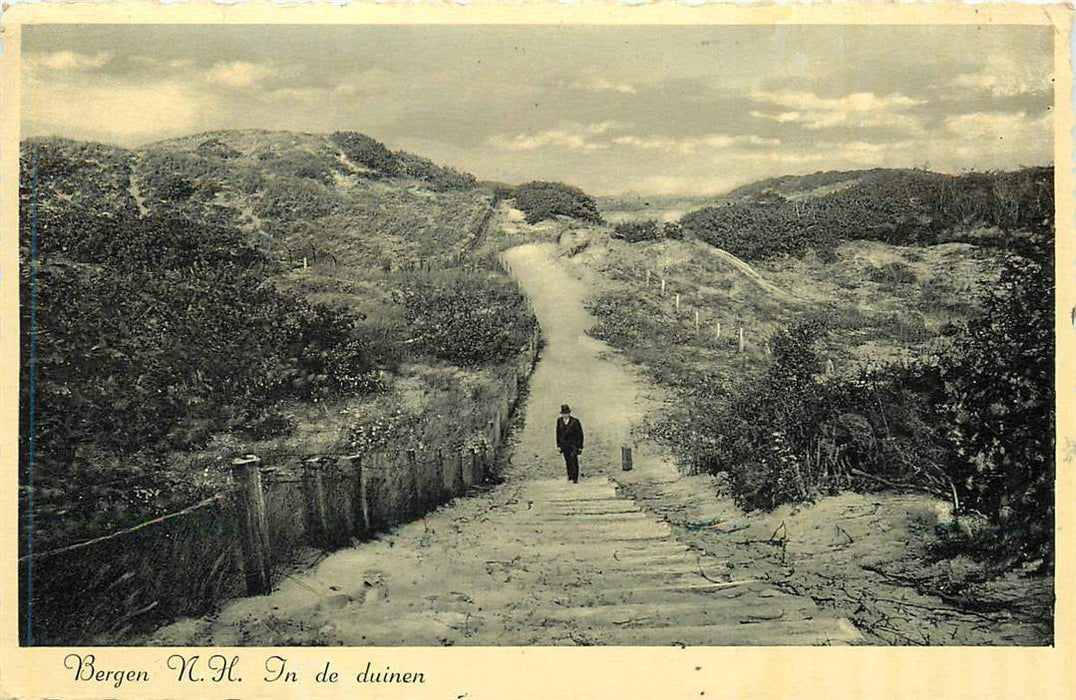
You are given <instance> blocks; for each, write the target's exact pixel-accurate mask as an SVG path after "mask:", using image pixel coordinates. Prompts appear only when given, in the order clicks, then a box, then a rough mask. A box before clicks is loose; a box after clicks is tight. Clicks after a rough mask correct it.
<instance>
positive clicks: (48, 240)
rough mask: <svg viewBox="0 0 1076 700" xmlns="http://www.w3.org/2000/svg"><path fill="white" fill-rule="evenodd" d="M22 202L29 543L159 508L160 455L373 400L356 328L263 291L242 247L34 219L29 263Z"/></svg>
mask: <svg viewBox="0 0 1076 700" xmlns="http://www.w3.org/2000/svg"><path fill="white" fill-rule="evenodd" d="M28 204H29V203H27V202H24V207H23V211H22V216H21V218H20V222H21V230H20V234H21V239H22V240H21V257H22V266H21V290H20V292H21V294H22V298H23V299H26V300H28V302H27V303H25V304H23V305H21V310H22V327H21V331H22V332H21V345H22V355H23V362H22V363H21V367H22V372H23V376H22V381H21V383H20V391H21V394H22V395H21V398H20V401H21V405H22V406H23V408H24V412H23V415H22V435H23V440H22V441H21V443H20V444H22V446H23V448H24V449H25V448H26V447H27V442H26V439H27V438H28V437H29V435H30V432H29V431H30V426H29V422H28V420H29V416H28V414H26V412H25V411H26V410H28V409H29V407H30V405H31V403H30V399H31V394H30V392H31V386H33V395H32V398H33V407H34V413H33V441H34V450H35V456H34V463H35V484H34V485H35V486H36V487H37V489H38V500H37V505H38V514H39V515H40V516H42V517H41V518H39V520H38V527H37V528H36V532H37V533H38V537H39V542H41V543H42V544H43V543H45V542H46V541H47V540H49V539H62V538H60V537H59V535H60V534H61V532H60V529H59V528H60V527H61V526H60V525H57V526H56V527H52V523H50V521H49V519H48V517H47V513H48V512H49V504H52V506H53V507H54V509H55V510H57V511H58V512H62V513H63V514H64V517H63V518H62V519H61V520H60V521H58V522H62V527H64V528H74V529H75V530H76V531H77V533H76V532H71V533H68V534H70V535H72V536H73V535H74V534H82V535H85V534H91V533H94V532H99V531H100V530H101V529H107V528H109V527H116V526H119V525H122V524H124V523H125V522H127V521H128V520H129V518H131V517H138V516H142V515H144V514H145V513H146V511H147V509H149V510H150V511H152V510H153V508H154V507H155V506H158V505H161V504H163V503H165V502H167V501H168V500H169V499H168V496H169V495H170V494H168V493H163V494H162V490H163V491H167V490H168V489H170V488H173V486H174V485H170V484H168V482H167V481H166V480H162V478H161V477H160V476H159V475H157V474H155V471H156V470H157V469H158V466H157V459H158V457H159V456H161V455H163V454H165V453H167V452H169V451H171V450H175V449H191V448H196V447H199V446H202V445H204V444H205V443H206V441H207V440H208V439H209V437H210V435H212V434H213V433H214V432H219V431H221V430H227V429H230V428H242V427H243V426H244V425H245V424H246V423H248V422H254V423H257V422H259V421H262V420H263V418H264V417H265V415H266V414H267V413H268V412H270V411H271V410H272V407H273V405H274V403H275V402H276V401H279V400H281V399H284V398H289V397H294V398H304V397H305V398H316V397H323V396H329V395H331V394H333V393H335V392H341V391H368V390H373V389H375V388H376V387H377V383H376V380H375V379H374V376H375V375H374V374H373V372H374V370H375V369H376V367H375V364H374V362H373V361H372V359H371V357H370V351H369V350H370V347H371V346H372V345H373V343H371V342H369V341H368V340H367V339H365V338H364V336H363V334H362V333H361V332H360V330H359V327H358V326H357V324H356V322H355V321H354V320H353V319H351V318H349V317H348V316H346V315H344V314H342V313H339V312H336V311H333V310H330V309H327V308H325V307H322V306H317V305H311V304H308V303H306V302H303V301H301V300H299V299H297V298H295V297H292V296H289V295H286V294H283V293H281V292H278V291H276V290H275V289H274V288H273V286H272V285H271V284H270V283H269V282H268V276H269V274H270V273H271V272H272V265H271V264H270V263H269V262H268V261H267V260H266V259H265V258H264V257H263V256H262V254H261V253H260V252H259V251H258V250H257V249H255V248H254V247H252V246H251V245H250V244H249V243H248V242H247V241H246V240H245V239H244V237H243V236H242V235H241V234H239V233H237V232H235V231H233V230H229V229H219V230H214V229H209V228H206V227H204V226H199V225H195V224H193V223H191V222H189V221H186V220H182V219H172V218H159V217H145V218H139V217H126V216H102V215H98V214H95V213H92V212H87V211H84V210H73V209H69V210H67V211H65V212H64V213H63V214H62V215H44V216H42V215H40V214H39V215H38V217H37V250H36V256H35V257H36V262H35V263H34V264H33V265H31V264H30V256H31V240H30V236H31V225H32V222H33V221H34V217H33V216H32V212H31V211H30V207H29V206H28ZM32 278H33V279H32ZM31 282H32V283H33V289H31ZM31 298H32V300H33V301H32V304H31V303H30V302H29V300H30V299H31ZM31 308H33V312H34V314H35V318H34V319H33V322H31V318H30V312H31ZM31 343H33V353H32V355H31ZM31 357H32V360H33V361H32V363H31V361H30V360H31ZM31 370H32V371H33V377H32V379H33V383H32V384H31V375H30V372H31ZM265 427H266V426H265V424H264V423H262V424H261V425H257V426H255V428H254V429H259V428H260V429H264V428H265ZM27 458H28V454H27V453H25V452H24V454H23V462H22V463H23V465H24V466H25V465H26V464H27V461H26V460H27ZM117 482H120V483H118V484H117Z"/></svg>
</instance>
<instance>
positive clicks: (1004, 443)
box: [944, 256, 1056, 559]
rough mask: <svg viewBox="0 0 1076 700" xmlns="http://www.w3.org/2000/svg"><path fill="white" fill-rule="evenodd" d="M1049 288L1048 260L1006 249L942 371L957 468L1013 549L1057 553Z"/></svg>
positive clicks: (1023, 555)
mask: <svg viewBox="0 0 1076 700" xmlns="http://www.w3.org/2000/svg"><path fill="white" fill-rule="evenodd" d="M1053 296H1054V284H1053V265H1052V264H1049V263H1047V264H1039V263H1036V262H1033V261H1031V260H1027V259H1025V258H1020V257H1016V256H1013V257H1010V258H1009V260H1008V262H1007V264H1006V266H1005V269H1004V271H1003V273H1002V276H1001V279H1000V280H999V281H998V283H997V285H995V286H994V287H993V289H992V293H991V295H990V297H989V299H988V301H987V303H986V308H985V310H984V313H983V315H982V317H981V318H979V319H978V320H976V321H974V322H973V323H971V324H970V326H969V328H968V332H967V334H966V335H965V336H964V337H963V338H962V339H961V340H960V342H959V343H958V345H957V347H956V349H955V350H954V352H953V354H952V357H951V360H950V362H949V363H948V366H947V367H946V368H945V373H944V378H945V388H946V395H947V399H948V400H947V401H946V403H945V407H944V414H945V418H946V424H947V425H949V426H950V428H951V429H950V432H949V435H948V438H949V441H950V442H951V444H952V445H953V448H954V451H955V455H956V459H954V461H953V467H952V469H953V478H954V480H956V481H957V483H958V486H959V488H960V490H961V492H962V494H963V499H964V503H965V505H966V507H968V508H971V509H975V510H977V511H979V512H981V513H983V514H984V515H987V516H988V517H990V518H992V519H995V520H997V521H999V522H1001V523H1002V525H1003V526H1004V527H1005V529H1006V530H1007V534H1008V535H1009V537H1006V538H1005V540H1004V542H1005V548H1006V554H1008V555H1009V556H1012V557H1014V558H1016V559H1028V558H1035V557H1047V558H1049V557H1050V556H1051V555H1052V544H1053V519H1054V518H1053V516H1054V437H1055V436H1054V425H1055V418H1056V416H1055V409H1054V405H1055V404H1054V398H1055V389H1054V315H1053V309H1054V304H1053Z"/></svg>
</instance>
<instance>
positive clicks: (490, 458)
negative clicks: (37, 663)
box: [5, 22, 1071, 697]
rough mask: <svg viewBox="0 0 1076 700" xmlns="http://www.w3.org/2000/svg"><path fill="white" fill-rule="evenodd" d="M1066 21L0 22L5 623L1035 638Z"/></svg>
mask: <svg viewBox="0 0 1076 700" xmlns="http://www.w3.org/2000/svg"><path fill="white" fill-rule="evenodd" d="M1066 40H1067V29H1066V35H1059V34H1058V30H1057V28H1056V27H1054V26H1051V25H1049V24H1027V23H1023V24H1004V23H996V22H991V23H985V22H984V23H983V24H974V23H972V24H892V25H885V24H855V23H848V24H832V23H831V24H788V25H780V24H761V23H760V24H726V25H720V24H709V25H703V24H700V25H685V24H681V25H669V24H653V25H647V24H637V25H631V24H620V25H608V24H604V25H603V24H593V25H590V24H583V23H576V24H573V23H570V22H565V23H560V24H467V23H456V24H418V23H407V24H391V23H388V24H384V23H383V24H236V23H232V24H212V23H207V24H135V23H126V24H99V23H86V24H78V23H76V24H59V23H39V24H27V25H25V26H22V27H21V37H20V48H19V69H18V71H19V100H20V102H19V113H18V144H19V152H18V308H19V314H20V316H19V318H18V320H17V325H18V329H19V361H18V371H19V376H18V380H17V381H18V448H17V455H18V480H19V482H18V547H17V558H18V591H17V594H18V605H17V610H18V645H19V646H20V647H24V648H27V647H64V646H80V647H86V648H97V647H143V648H144V647H331V646H342V647H445V646H472V647H549V646H598V647H679V648H685V647H738V646H768V647H807V646H830V645H853V646H868V647H882V646H899V647H922V646H929V647H934V646H960V647H974V646H985V647H1001V646H1006V647H1008V646H1019V647H1051V646H1052V645H1054V643H1055V625H1054V619H1055V618H1054V614H1055V580H1054V573H1055V561H1056V551H1057V550H1056V547H1055V483H1056V478H1055V476H1056V470H1055V466H1056V464H1055V452H1056V450H1055V447H1056V444H1057V439H1056V428H1055V426H1056V410H1057V409H1056V401H1055V398H1056V392H1055V361H1056V360H1057V359H1058V357H1057V353H1056V352H1055V318H1056V314H1055V289H1056V285H1055V231H1056V227H1057V216H1058V215H1057V213H1055V171H1054V164H1055V134H1059V133H1061V130H1060V127H1059V126H1058V125H1057V124H1056V116H1055V111H1056V104H1057V103H1056V102H1055V81H1056V80H1057V79H1058V78H1057V74H1056V67H1055V50H1056V47H1055V42H1056V41H1062V42H1064V41H1066ZM1058 94H1061V93H1060V92H1058ZM1061 99H1066V100H1067V99H1068V96H1067V95H1066V94H1061ZM1066 107H1067V106H1066ZM1066 113H1067V110H1066ZM1061 166H1063V167H1065V168H1068V167H1069V165H1068V163H1067V162H1066V163H1059V167H1061ZM1064 196H1066V197H1067V196H1069V193H1066V194H1065V195H1064ZM1066 201H1070V200H1066ZM1057 211H1062V210H1061V209H1058V210H1057ZM1063 216H1068V217H1071V211H1064V213H1063ZM1065 225H1067V224H1065ZM12 235H14V232H12ZM12 248H14V244H12ZM11 287H12V288H14V281H12V282H11ZM1065 313H1066V315H1067V313H1068V312H1067V311H1066V312H1065ZM1065 321H1066V323H1067V319H1065ZM14 325H15V324H14V323H13V324H12V325H10V326H8V325H5V329H6V328H11V327H13V326H14ZM12 344H14V340H12ZM12 374H14V371H12ZM11 410H12V414H14V411H15V408H14V406H12V408H11ZM14 456H15V452H14V449H13V450H12V452H11V453H10V455H9V457H8V458H9V460H10V462H11V463H12V466H13V467H14V461H15V459H14ZM12 471H14V469H12ZM12 479H14V477H12ZM13 520H14V518H13ZM12 554H13V555H15V554H16V552H15V548H14V546H13V548H12ZM12 569H13V570H14V566H12ZM12 595H14V591H12ZM80 653H81V652H80ZM101 653H103V652H101ZM274 658H277V657H274ZM84 662H85V658H84V657H82V656H80V657H79V658H78V660H77V665H76V666H66V664H67V663H68V661H65V667H66V669H67V670H63V669H61V671H62V672H63V673H64V674H66V675H70V674H72V673H74V674H75V676H76V680H77V679H78V678H77V677H78V675H79V674H81V673H82V672H83V671H82V670H81V669H82V668H83V664H84ZM170 663H171V662H170ZM363 664H364V665H365V669H366V670H365V673H366V679H365V680H362V679H361V678H360V679H359V680H360V682H364V683H370V684H397V683H412V682H421V681H417V680H416V678H415V677H414V674H413V673H411V672H409V671H405V669H404V666H405V665H406V664H403V663H401V664H399V666H397V664H395V663H394V664H392V668H389V667H388V666H386V665H384V664H381V665H379V664H378V663H376V662H374V663H366V662H365V661H364V662H363ZM360 666H362V665H360ZM72 669H74V670H72ZM277 670H278V672H279V673H280V674H281V675H283V674H285V673H286V672H287V670H286V668H285V667H284V666H283V665H281V666H279V667H278V668H277ZM357 670H358V671H360V673H359V674H358V675H359V676H360V677H361V676H362V675H363V673H361V671H363V669H362V668H358V669H357ZM272 671H273V669H272V668H270V666H269V665H268V662H267V665H266V667H265V672H266V673H270V674H271V673H272ZM259 672H261V669H260V668H259ZM409 677H410V678H409ZM352 679H353V680H354V674H352ZM116 687H117V688H118V687H119V686H118V685H117V686H116ZM460 697H464V696H463V695H460ZM558 697H559V696H558ZM564 697H569V696H568V695H564ZM571 697H575V696H574V695H572V696H571Z"/></svg>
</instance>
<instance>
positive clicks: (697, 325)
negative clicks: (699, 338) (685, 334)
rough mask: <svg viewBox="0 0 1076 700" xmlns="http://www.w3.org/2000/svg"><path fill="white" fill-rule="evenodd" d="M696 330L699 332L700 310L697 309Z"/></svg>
mask: <svg viewBox="0 0 1076 700" xmlns="http://www.w3.org/2000/svg"><path fill="white" fill-rule="evenodd" d="M695 332H696V333H698V332H699V310H698V309H695Z"/></svg>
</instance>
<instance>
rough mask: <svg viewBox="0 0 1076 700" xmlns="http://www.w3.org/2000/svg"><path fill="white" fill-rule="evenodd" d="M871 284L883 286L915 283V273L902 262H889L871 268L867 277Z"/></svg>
mask: <svg viewBox="0 0 1076 700" xmlns="http://www.w3.org/2000/svg"><path fill="white" fill-rule="evenodd" d="M867 276H868V277H870V279H871V281H872V282H881V283H883V284H911V283H913V282H915V281H916V276H915V272H914V271H913V270H912V269H911V268H910V267H908V266H907V265H905V264H904V263H902V262H890V263H886V264H885V265H882V266H881V267H873V266H872V267H871V269H870V272H869V273H868V275H867Z"/></svg>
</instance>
